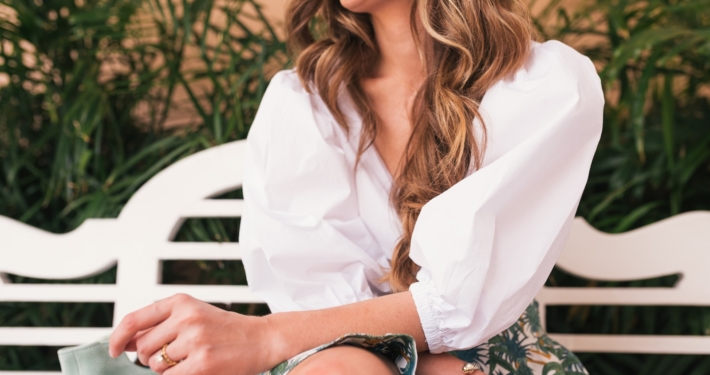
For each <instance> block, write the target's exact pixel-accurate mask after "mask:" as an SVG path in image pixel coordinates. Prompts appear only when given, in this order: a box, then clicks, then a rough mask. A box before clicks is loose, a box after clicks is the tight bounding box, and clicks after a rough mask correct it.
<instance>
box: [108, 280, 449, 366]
mask: <svg viewBox="0 0 710 375" xmlns="http://www.w3.org/2000/svg"><path fill="white" fill-rule="evenodd" d="M352 332H360V333H367V334H372V335H381V334H385V333H405V334H408V335H410V336H412V337H413V338H414V339H415V341H416V343H417V348H418V350H420V351H425V350H427V346H426V342H425V340H424V333H423V332H422V328H421V323H420V321H419V317H418V314H417V311H416V308H415V306H414V302H413V300H412V296H411V294H410V293H409V292H404V293H397V294H393V295H387V296H383V297H378V298H374V299H371V300H368V301H363V302H357V303H353V304H349V305H344V306H339V307H333V308H328V309H322V310H313V311H302V312H285V313H276V314H272V315H268V316H266V317H252V316H244V315H239V314H235V313H231V312H226V311H223V310H221V309H218V308H216V307H214V306H211V305H209V304H206V303H204V302H201V301H199V300H197V299H194V298H192V297H189V296H187V295H176V296H173V297H171V298H168V299H165V300H162V301H159V302H157V303H155V304H153V305H150V306H148V307H145V308H143V309H141V310H138V311H136V312H134V313H131V314H129V315H127V316H126V317H125V318H124V319H123V321H121V323H120V324H119V325H118V327H117V328H116V330H115V331H114V332H113V334H112V335H111V340H110V344H109V352H110V354H111V355H112V356H118V355H119V354H120V353H121V352H123V351H124V350H125V351H134V350H135V351H137V352H138V354H139V358H140V360H141V362H142V363H144V364H146V365H149V366H151V368H152V369H153V370H155V371H156V372H159V373H163V372H164V371H165V370H166V368H165V364H164V363H161V362H159V361H157V358H158V357H159V355H158V353H159V351H160V350H161V348H162V347H163V345H165V344H170V345H169V347H168V356H169V357H170V358H171V359H173V360H176V361H179V360H183V362H181V363H180V364H179V365H178V366H175V367H174V368H170V369H169V370H167V371H165V372H164V373H166V374H169V375H182V374H190V375H198V374H210V375H217V374H225V375H226V374H229V375H241V374H244V375H247V374H249V375H252V374H255V373H260V372H263V371H267V370H269V369H271V368H273V367H274V366H276V365H277V364H279V363H281V362H283V361H285V360H286V359H289V358H291V357H293V356H295V355H296V354H299V353H301V352H304V351H306V350H308V349H311V348H314V347H317V346H318V345H321V344H324V343H326V342H330V341H332V340H334V339H336V338H338V337H340V336H342V335H344V334H347V333H352ZM462 364H463V362H462V361H460V360H458V359H456V358H455V357H453V356H449V355H445V354H442V355H433V354H429V353H423V355H422V357H421V361H420V363H419V367H418V368H419V370H418V371H417V374H418V375H428V374H438V375H439V374H440V375H445V374H460V373H461V365H462Z"/></svg>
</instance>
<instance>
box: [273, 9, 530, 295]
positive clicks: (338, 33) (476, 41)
mask: <svg viewBox="0 0 710 375" xmlns="http://www.w3.org/2000/svg"><path fill="white" fill-rule="evenodd" d="M384 1H387V0H384ZM417 18H419V21H420V22H416V21H417ZM410 19H411V25H412V33H413V35H415V36H419V35H424V37H423V38H424V39H423V40H422V39H421V38H419V37H415V41H417V42H418V48H419V50H420V56H421V57H422V59H423V62H424V64H423V65H424V66H425V69H426V75H425V79H424V82H423V83H422V85H421V87H420V88H419V90H418V91H417V93H416V96H415V99H414V101H413V105H412V109H411V113H410V119H411V121H412V134H411V137H410V139H409V142H408V144H407V148H406V151H405V153H404V155H403V157H402V158H403V159H402V160H401V163H400V166H399V174H398V176H396V177H395V180H394V184H393V188H392V193H391V200H392V204H393V205H394V207H395V209H396V211H397V214H398V215H399V218H400V220H401V222H402V229H403V231H402V232H403V234H402V237H401V238H400V240H399V242H398V243H397V245H396V247H395V249H394V252H393V255H392V261H391V270H390V272H389V273H388V274H387V275H386V276H385V279H384V280H385V281H389V283H390V285H391V287H392V290H393V291H395V292H398V291H404V290H408V289H409V286H410V285H411V284H412V283H413V282H414V281H416V278H415V275H416V272H417V271H418V269H419V267H418V266H417V265H416V264H415V263H414V262H413V261H412V260H411V258H410V257H409V249H410V243H411V238H412V232H413V231H414V224H415V223H416V221H417V217H418V216H419V212H420V211H421V209H422V206H424V205H425V204H426V203H427V202H429V201H430V200H431V199H432V198H434V197H436V196H437V195H439V194H441V193H443V192H444V191H446V190H447V189H449V188H450V187H451V186H453V185H454V184H455V183H457V182H458V181H460V180H461V179H463V178H464V177H465V176H466V175H467V174H468V173H469V172H470V171H471V170H473V169H477V168H479V167H480V165H481V160H482V158H483V151H484V148H485V139H486V131H485V125H484V123H483V121H482V119H481V118H480V114H479V105H480V102H481V100H482V98H483V95H484V93H485V92H486V91H487V90H488V89H489V88H490V87H491V86H492V85H493V84H494V83H496V82H497V81H499V80H501V79H503V78H505V77H506V76H508V75H511V74H513V73H514V72H515V71H516V70H518V69H519V68H521V67H522V66H523V64H524V63H525V61H526V60H527V58H528V55H529V52H530V45H531V42H532V40H533V38H534V32H533V27H532V23H531V21H530V18H529V16H528V12H527V9H526V7H525V5H524V4H523V3H522V0H413V6H412V11H411V14H410ZM418 25H421V27H422V29H423V31H425V32H420V31H421V30H419V27H420V26H418ZM286 29H287V34H288V42H289V47H290V49H291V52H292V53H293V54H294V56H295V62H296V70H297V72H298V75H299V77H300V79H301V81H302V83H303V85H304V87H306V88H307V89H308V90H309V91H311V90H312V89H313V88H315V89H316V90H317V92H318V94H319V95H320V97H321V98H322V100H323V101H324V102H325V104H326V105H327V107H328V109H329V110H330V111H331V113H332V114H333V116H334V118H335V120H336V121H337V122H338V123H339V125H340V126H342V127H343V128H345V130H346V131H347V129H348V123H347V121H346V117H345V115H344V114H343V111H342V110H341V108H340V107H339V105H338V95H339V92H340V88H341V87H342V86H344V87H346V88H347V91H348V93H349V95H350V98H351V100H352V102H353V103H354V106H355V108H356V110H357V111H358V113H359V115H360V117H361V118H362V120H363V124H362V130H361V132H362V134H361V137H360V145H359V150H358V158H359V155H361V154H362V153H363V152H364V151H365V150H366V149H367V148H368V147H370V146H372V145H373V142H374V140H375V136H376V135H377V129H378V117H377V115H376V114H375V112H374V110H373V106H372V104H371V101H370V99H369V97H368V96H367V95H366V93H365V91H364V89H363V86H362V79H364V78H367V77H369V76H370V75H371V71H372V69H373V68H374V64H372V62H374V61H377V58H378V55H379V52H378V46H377V43H376V41H375V35H374V29H373V26H372V22H371V20H370V16H369V15H368V14H364V13H353V12H351V11H349V10H347V9H345V8H344V7H343V6H342V5H341V4H340V1H339V0H291V1H290V4H289V6H288V9H287V13H286ZM475 118H478V121H479V122H480V124H481V128H480V131H479V132H476V131H474V126H473V120H474V119H475ZM477 135H478V138H480V139H477ZM358 160H359V159H358Z"/></svg>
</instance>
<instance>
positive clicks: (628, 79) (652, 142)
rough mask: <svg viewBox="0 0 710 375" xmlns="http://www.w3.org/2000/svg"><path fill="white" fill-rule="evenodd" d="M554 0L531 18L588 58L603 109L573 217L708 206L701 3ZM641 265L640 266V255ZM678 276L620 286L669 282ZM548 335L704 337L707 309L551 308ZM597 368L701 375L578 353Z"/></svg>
mask: <svg viewBox="0 0 710 375" xmlns="http://www.w3.org/2000/svg"><path fill="white" fill-rule="evenodd" d="M563 5H565V4H562V3H561V2H560V1H553V2H552V3H551V4H550V5H549V6H547V7H544V9H543V10H542V11H541V12H540V13H539V14H538V16H537V17H536V20H537V24H538V26H539V28H540V29H541V31H542V32H543V34H544V35H545V36H546V37H548V38H557V39H561V40H563V41H566V42H569V43H570V44H572V45H574V46H575V47H577V49H578V50H580V51H581V52H582V53H584V54H586V55H587V56H589V57H591V58H592V60H593V61H594V62H595V63H596V64H597V66H598V67H599V69H600V76H601V78H602V82H603V85H604V89H605V93H606V98H607V105H606V108H605V116H604V131H603V134H602V140H601V143H600V145H599V148H598V150H597V153H596V155H595V158H594V162H593V165H592V170H591V174H590V178H589V182H588V184H587V187H586V190H585V193H584V196H583V197H582V202H581V203H580V207H579V210H578V212H577V215H579V216H583V217H584V218H585V219H586V220H587V221H589V222H590V223H591V224H592V225H593V226H595V227H596V228H598V229H601V230H604V231H607V232H612V233H617V232H623V231H627V230H630V229H634V228H637V227H640V226H643V225H647V224H650V223H653V222H655V221H658V220H661V219H664V218H667V217H669V216H672V215H675V214H678V213H681V212H685V211H692V210H710V1H707V0H597V1H595V2H589V1H588V2H586V3H584V4H583V5H581V6H580V7H575V8H574V9H573V10H572V11H570V10H566V9H565V8H564V7H563ZM639 261H642V260H641V259H639ZM678 279H679V277H678V275H668V276H666V277H662V278H657V279H653V280H642V281H634V282H628V283H598V282H593V281H587V280H581V279H577V278H574V277H572V276H570V275H566V274H564V273H563V272H561V271H559V270H556V271H555V272H553V275H552V276H551V278H550V279H549V281H548V283H550V284H554V285H566V286H582V285H589V286H592V285H596V286H604V285H607V286H672V285H674V284H675V283H676V282H677V281H678ZM548 324H549V325H548V327H549V329H550V330H551V331H553V332H587V333H617V334H679V335H680V334H685V335H710V308H707V307H706V308H702V307H618V306H595V307H590V306H576V307H571V308H570V307H553V308H548ZM579 357H580V358H581V359H582V360H583V362H584V363H585V365H586V366H587V368H588V369H589V371H590V373H592V374H595V373H599V374H602V373H603V374H611V375H613V374H649V375H651V374H707V373H710V358H708V357H700V356H671V355H666V356H661V355H619V354H580V355H579Z"/></svg>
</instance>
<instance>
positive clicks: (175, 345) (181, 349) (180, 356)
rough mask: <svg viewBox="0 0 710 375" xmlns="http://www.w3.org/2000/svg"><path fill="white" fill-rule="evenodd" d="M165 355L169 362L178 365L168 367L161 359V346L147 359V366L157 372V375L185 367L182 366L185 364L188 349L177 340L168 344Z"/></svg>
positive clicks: (182, 342) (167, 363)
mask: <svg viewBox="0 0 710 375" xmlns="http://www.w3.org/2000/svg"><path fill="white" fill-rule="evenodd" d="M165 354H166V355H167V357H168V359H169V360H171V361H173V362H178V363H177V364H176V365H170V363H169V362H168V361H166V360H165V359H164V358H163V346H162V345H161V346H160V348H159V349H158V350H157V351H156V352H155V353H153V355H151V356H150V357H149V361H148V363H147V365H148V366H149V367H150V369H151V370H153V371H154V372H157V373H158V374H162V373H163V372H164V371H167V370H168V369H171V368H174V367H179V366H183V368H184V367H186V366H184V365H185V364H186V362H185V361H186V359H187V354H188V348H187V346H186V345H185V344H184V341H181V340H180V339H178V340H176V341H174V342H172V343H170V344H168V347H167V348H165Z"/></svg>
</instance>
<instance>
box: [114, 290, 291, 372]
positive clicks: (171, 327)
mask: <svg viewBox="0 0 710 375" xmlns="http://www.w3.org/2000/svg"><path fill="white" fill-rule="evenodd" d="M272 336H273V335H270V330H269V329H268V324H266V320H265V319H264V318H260V317H253V316H244V315H239V314H236V313H233V312H227V311H224V310H221V309H219V308H217V307H214V306H212V305H209V304H207V303H205V302H202V301H199V300H197V299H195V298H192V297H190V296H188V295H185V294H177V295H175V296H173V297H170V298H167V299H165V300H162V301H159V302H156V303H154V304H152V305H150V306H147V307H145V308H143V309H140V310H138V311H136V312H133V313H131V314H129V315H127V316H126V317H125V318H124V319H123V320H122V321H121V323H120V324H119V325H118V327H117V328H116V330H115V331H114V332H113V333H112V334H111V340H110V342H109V353H110V354H111V356H113V357H117V356H118V355H120V354H121V353H122V352H124V351H136V352H138V358H139V359H140V361H141V363H143V364H144V365H147V366H150V368H151V370H153V371H155V372H157V373H158V374H165V375H199V374H210V375H219V374H224V375H241V374H245V375H246V374H249V375H252V374H256V373H260V372H263V371H266V370H269V369H270V368H272V367H273V366H275V365H277V364H278V363H279V362H280V359H277V358H269V356H270V355H271V354H270V353H274V352H275V351H274V350H272V349H273V347H272V346H273V345H272V342H274V339H273V338H272ZM165 344H168V347H167V349H166V352H167V356H168V358H169V359H171V360H173V361H176V362H179V363H178V364H177V365H175V366H172V367H171V366H169V365H168V363H166V362H165V361H163V360H161V359H162V357H161V350H162V348H163V345H165ZM272 362H273V363H272Z"/></svg>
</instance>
